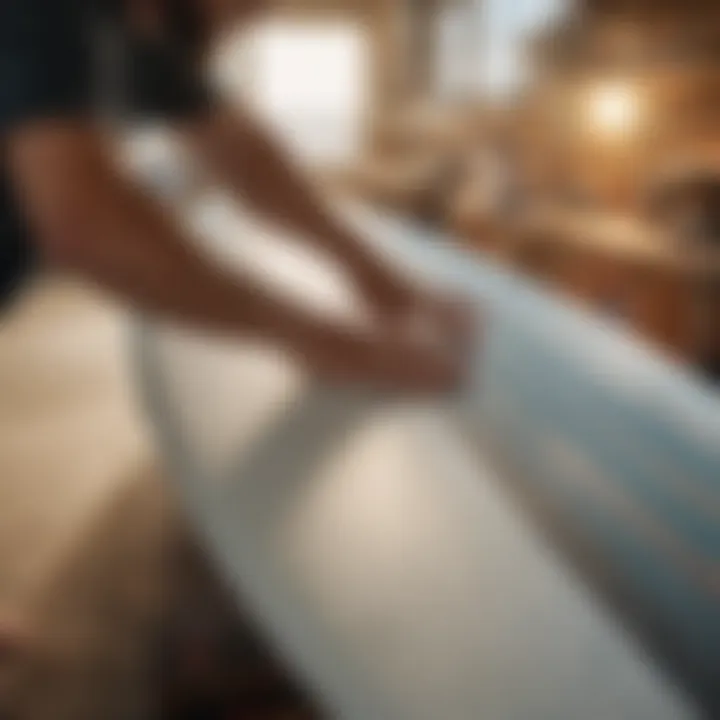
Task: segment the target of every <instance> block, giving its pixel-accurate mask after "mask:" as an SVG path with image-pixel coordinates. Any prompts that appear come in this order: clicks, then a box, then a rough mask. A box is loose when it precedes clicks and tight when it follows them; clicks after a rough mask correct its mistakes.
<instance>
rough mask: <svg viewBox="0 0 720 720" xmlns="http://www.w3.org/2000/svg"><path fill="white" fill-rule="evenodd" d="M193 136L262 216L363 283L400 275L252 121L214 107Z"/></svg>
mask: <svg viewBox="0 0 720 720" xmlns="http://www.w3.org/2000/svg"><path fill="white" fill-rule="evenodd" d="M191 137H192V141H193V144H194V146H195V147H196V148H198V149H199V150H200V152H201V154H202V155H203V156H204V157H205V158H206V159H207V160H208V162H209V164H210V166H211V168H212V170H213V171H214V172H215V173H216V174H217V175H218V176H219V178H220V180H222V181H223V182H224V184H225V185H227V186H228V187H230V188H231V189H233V190H235V191H236V192H237V193H238V195H240V196H241V197H242V198H243V199H244V200H246V201H247V202H248V203H249V204H250V206H251V207H252V208H253V209H254V210H256V211H258V212H259V213H260V214H262V215H263V216H264V217H265V218H266V219H268V220H269V221H271V222H273V223H275V224H277V225H279V226H282V227H285V228H287V229H289V230H291V231H292V232H295V233H297V234H299V235H301V236H302V237H303V239H304V240H305V241H307V242H309V243H311V244H313V245H315V246H317V247H319V248H320V249H322V250H323V251H325V252H329V253H331V254H332V255H334V256H335V257H336V258H338V259H339V260H340V261H341V262H343V263H344V264H346V265H347V266H348V267H349V268H350V269H351V271H352V272H353V273H354V274H355V275H356V276H357V277H359V279H360V280H361V282H363V284H371V283H372V282H373V281H377V282H378V283H381V282H386V283H388V284H392V283H394V282H396V281H397V280H398V278H396V277H395V274H394V271H393V270H391V268H390V267H389V266H388V265H387V263H386V261H385V259H384V258H383V257H381V256H380V255H379V253H378V252H377V251H376V250H375V249H373V248H372V247H371V246H370V245H369V244H368V243H367V242H365V241H364V240H363V239H362V238H360V237H358V235H357V233H355V232H354V231H353V230H352V229H351V228H350V227H349V226H348V225H347V224H346V223H344V222H342V221H340V220H339V219H338V218H337V217H336V216H335V214H334V213H333V212H332V211H331V210H330V209H329V208H328V206H327V203H325V202H324V201H323V200H322V199H321V197H320V194H319V193H318V192H316V191H315V188H314V187H313V185H312V183H311V182H310V181H309V180H308V179H307V178H306V177H305V176H304V174H303V173H302V171H301V170H300V169H299V168H298V167H297V166H296V165H295V164H294V163H293V161H292V159H291V157H290V156H289V155H288V154H287V153H285V152H284V151H283V149H282V148H281V147H280V145H279V144H278V143H277V142H276V141H275V140H274V139H273V138H272V136H271V135H270V134H269V133H268V132H267V131H265V130H264V129H263V128H261V127H259V126H258V125H256V124H255V123H254V122H253V121H252V120H250V119H248V118H246V117H244V116H243V117H236V116H235V115H234V114H232V113H229V112H218V113H216V114H215V115H214V116H213V117H212V118H209V119H207V120H204V121H203V123H202V124H200V125H198V126H196V127H194V128H192V131H191Z"/></svg>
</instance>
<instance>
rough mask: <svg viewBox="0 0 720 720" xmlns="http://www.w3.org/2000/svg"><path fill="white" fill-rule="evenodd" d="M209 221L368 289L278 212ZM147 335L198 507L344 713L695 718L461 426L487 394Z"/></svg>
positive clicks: (169, 438) (265, 622)
mask: <svg viewBox="0 0 720 720" xmlns="http://www.w3.org/2000/svg"><path fill="white" fill-rule="evenodd" d="M196 220H197V222H198V226H199V228H200V229H202V231H203V233H202V237H203V238H204V239H205V241H206V242H207V243H208V246H207V248H208V251H209V252H211V253H212V254H214V255H215V256H216V257H218V258H221V259H222V261H223V262H227V263H234V262H238V263H243V264H248V263H249V264H253V263H256V266H255V269H256V270H257V271H259V272H262V273H270V274H274V281H276V280H277V281H279V282H280V284H281V285H285V286H286V288H285V289H287V290H289V291H290V292H292V293H295V295H296V297H297V298H299V299H303V300H304V301H309V302H310V303H311V305H312V304H313V303H314V304H315V305H314V306H315V307H326V306H327V305H333V306H335V308H336V309H340V310H341V311H347V310H348V308H351V307H352V304H353V299H352V297H351V296H349V295H348V293H347V288H346V287H345V286H344V284H343V278H342V276H341V275H339V274H337V273H336V272H335V270H334V269H333V268H329V267H327V266H323V265H322V264H320V263H319V262H317V261H316V259H312V258H307V257H304V258H299V257H298V256H297V255H296V253H295V252H294V251H293V250H291V249H289V248H288V246H287V245H286V244H285V242H284V240H283V239H282V238H280V239H279V240H278V238H276V237H270V236H269V233H268V231H267V230H266V229H263V228H261V227H260V226H257V225H255V224H254V223H253V222H249V221H247V220H241V219H240V218H238V217H232V216H231V215H229V214H228V212H227V211H226V210H225V209H222V208H220V207H214V208H212V209H208V210H207V211H206V212H205V213H204V214H201V215H199V216H197V217H196ZM395 251H397V252H400V251H399V250H397V249H396V248H391V249H390V252H395ZM137 348H138V360H139V375H140V379H141V383H142V388H143V395H144V398H145V402H146V406H147V408H148V412H149V415H150V417H151V419H152V420H153V421H154V423H155V426H156V428H157V433H158V437H159V439H160V442H161V445H162V448H163V449H164V451H165V453H166V455H167V458H168V461H169V463H170V466H171V468H172V470H173V472H174V474H173V479H174V482H177V483H178V484H179V486H180V487H181V490H182V494H183V496H184V498H185V501H186V505H187V508H188V509H189V512H190V513H191V516H192V518H193V519H194V521H195V523H196V524H197V526H198V528H199V529H200V530H201V532H202V534H203V536H204V538H205V541H206V543H207V546H208V548H209V549H210V551H211V552H212V554H213V556H214V557H215V559H216V561H217V562H218V564H219V567H220V568H221V569H222V570H223V572H224V574H225V575H226V577H227V579H228V580H229V581H230V583H231V584H232V586H233V587H234V588H235V591H236V592H237V593H238V595H239V596H241V597H242V598H243V603H244V605H245V606H247V607H249V608H251V609H252V610H253V611H254V614H255V617H256V619H257V622H258V623H259V625H260V627H261V628H262V629H263V631H264V632H265V633H266V635H267V637H268V638H269V639H270V641H271V642H272V643H273V644H274V645H275V646H276V647H277V648H278V649H279V650H280V652H281V653H282V654H283V656H284V657H285V658H286V659H287V661H288V662H289V663H291V664H292V666H293V667H294V668H295V669H296V671H297V672H298V674H299V676H300V677H301V678H302V679H303V680H304V681H305V682H306V683H307V685H308V687H309V688H310V689H311V690H313V691H314V692H315V694H316V696H317V697H318V699H319V700H320V702H321V704H322V705H323V706H324V708H325V709H326V710H327V713H328V716H330V717H341V718H348V719H350V720H368V719H369V718H372V719H373V720H476V719H477V718H481V717H482V718H488V719H489V720H510V719H512V720H523V719H525V718H527V719H528V720H530V719H532V720H542V719H545V718H546V719H547V720H564V719H567V720H576V719H577V718H579V717H582V718H588V719H591V718H598V719H600V718H607V717H612V718H619V719H620V718H622V719H623V720H625V719H627V720H636V719H637V720H644V719H645V718H647V719H648V720H650V719H652V720H662V718H667V719H668V720H671V719H672V720H682V719H683V718H691V717H695V716H696V714H695V711H694V709H693V708H692V706H691V705H690V704H688V703H687V702H686V701H685V699H684V698H683V697H682V696H681V695H680V693H679V692H678V691H677V690H676V689H675V688H674V687H673V686H672V685H671V684H670V683H669V681H668V679H667V677H665V676H664V675H662V674H661V672H660V670H659V669H658V668H657V667H656V666H655V665H654V663H653V662H652V661H651V659H650V658H649V657H648V656H646V655H645V654H644V652H643V651H642V650H641V649H640V648H639V647H638V646H637V645H636V644H635V643H634V642H633V640H632V639H631V638H630V637H629V636H628V635H626V634H625V633H624V631H623V630H622V629H621V628H620V627H619V626H618V625H617V624H616V623H615V622H614V620H613V619H612V618H611V617H609V615H607V614H606V613H605V612H604V610H603V609H601V607H600V606H599V605H598V604H597V603H595V601H594V599H593V597H592V594H591V593H590V592H589V590H588V589H587V588H586V587H584V586H582V585H581V584H580V583H579V582H578V581H577V579H576V578H575V577H574V576H573V575H572V574H571V573H570V572H568V571H567V570H566V569H565V568H564V566H563V565H562V564H561V563H560V562H559V561H558V559H557V557H556V556H555V555H554V554H553V552H552V551H551V550H550V549H549V548H548V547H547V546H546V545H544V544H543V542H542V541H541V540H540V538H539V536H538V535H537V534H535V533H534V531H533V530H532V529H531V528H530V527H528V525H527V523H526V522H525V520H524V518H523V516H522V514H521V513H520V512H518V510H517V508H516V507H515V506H514V505H513V503H512V501H511V499H510V497H509V496H508V495H506V494H505V493H504V492H503V490H502V485H503V480H502V478H501V477H498V476H497V473H496V470H495V469H494V468H493V467H491V466H490V465H489V464H488V463H487V462H485V461H484V460H483V458H482V455H479V454H478V453H477V452H476V451H475V449H474V448H469V447H468V446H467V445H466V444H465V442H464V441H463V440H462V439H461V438H460V435H459V434H458V432H457V428H456V425H455V421H456V419H457V417H458V416H464V417H467V412H468V410H470V411H471V410H472V407H468V405H472V403H473V402H474V399H473V398H475V395H474V391H473V393H468V394H469V396H470V397H469V398H468V397H465V398H462V399H457V398H445V399H440V400H439V401H437V402H417V401H409V400H407V399H403V398H389V397H383V396H379V395H377V394H375V393H372V392H370V391H369V390H361V389H355V390H353V389H347V388H338V387H329V386H327V387H326V386H318V385H315V384H313V383H311V382H310V381H309V380H308V379H307V378H306V377H305V376H304V375H303V373H302V371H301V369H300V368H298V367H295V366H293V365H292V363H290V362H289V361H288V359H287V358H285V357H283V356H282V355H279V354H278V353H277V352H275V351H274V350H273V349H271V348H266V347H262V346H258V345H254V344H246V343H240V342H238V343H230V342H222V343H221V342H219V341H210V340H209V339H207V338H201V337H197V336H194V335H192V334H189V333H186V332H183V331H180V330H177V329H173V328H170V327H167V326H159V325H149V324H144V325H143V326H142V329H141V330H140V331H139V333H138V343H137ZM477 367H478V370H477V372H478V377H477V378H476V381H477V386H478V387H482V382H481V381H482V379H483V377H482V376H483V374H484V372H485V370H484V369H483V363H482V360H481V359H479V362H478V365H477Z"/></svg>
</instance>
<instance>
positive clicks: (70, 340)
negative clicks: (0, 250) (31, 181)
mask: <svg viewBox="0 0 720 720" xmlns="http://www.w3.org/2000/svg"><path fill="white" fill-rule="evenodd" d="M126 324H127V323H126V322H125V321H124V320H123V319H121V318H120V317H119V316H118V315H117V314H116V313H114V312H113V311H112V310H111V309H110V308H109V306H108V305H107V304H106V303H103V302H101V301H99V300H98V298H96V297H95V296H93V295H92V294H90V293H89V292H88V291H85V290H81V289H80V288H78V287H75V286H72V285H70V284H68V283H64V282H60V281H57V280H53V281H49V280H48V281H45V282H43V283H42V284H41V285H39V286H38V287H37V288H36V289H34V290H33V291H32V292H31V293H30V294H29V296H28V297H27V298H26V299H25V300H24V301H23V302H22V303H21V304H20V306H19V307H17V308H16V309H15V310H14V311H13V312H12V313H10V314H9V315H6V316H5V317H4V318H3V321H2V325H0V399H1V401H0V612H2V613H4V614H17V615H20V616H23V617H25V618H27V620H28V622H29V623H30V624H31V626H32V627H34V628H35V630H36V631H37V632H36V634H37V637H38V638H39V640H38V642H37V647H36V646H33V647H32V651H31V653H30V654H29V657H28V658H27V659H26V660H25V661H23V662H20V663H18V665H17V666H16V667H10V668H4V669H3V674H2V676H0V679H2V680H3V681H4V682H3V685H0V688H2V687H3V686H4V687H5V695H6V696H7V699H8V702H9V703H10V704H13V706H14V708H15V709H14V711H13V713H12V717H15V716H16V715H17V716H18V717H23V718H25V717H27V718H38V720H44V719H45V718H50V717H52V718H53V720H64V719H65V718H68V719H70V718H72V719H73V720H76V719H80V718H84V717H88V718H90V717H94V718H97V717H103V718H108V720H110V719H111V718H114V717H118V718H120V717H138V712H139V710H140V709H139V708H138V707H137V702H138V698H137V697H136V696H137V693H135V694H133V693H130V692H128V691H127V687H130V686H129V685H126V687H125V689H123V688H121V687H120V685H122V684H123V683H132V682H133V680H136V679H137V678H132V677H131V676H132V675H133V673H134V674H137V673H138V672H141V671H142V668H141V667H140V666H139V665H138V663H137V658H138V657H140V655H139V652H140V648H139V643H141V642H144V639H145V638H146V634H144V633H143V632H142V631H141V628H142V624H143V623H147V622H148V621H149V616H148V612H149V609H150V608H155V607H157V603H156V602H148V600H149V597H148V594H149V593H151V594H152V595H153V596H155V597H157V595H158V593H162V592H163V588H162V581H161V580H160V577H161V574H160V573H158V572H157V570H158V563H159V561H160V558H159V555H160V552H159V551H160V550H161V547H162V546H163V543H162V542H160V540H161V539H162V537H163V534H164V533H165V531H166V530H167V529H168V526H169V523H168V522H166V520H167V519H168V518H169V517H170V514H169V500H168V499H167V497H166V492H165V490H164V486H163V485H162V484H161V482H160V478H161V473H160V472H159V471H158V464H157V462H156V458H155V457H154V454H153V451H152V446H151V442H150V438H149V433H148V432H147V430H146V428H145V427H144V423H143V422H142V419H141V418H142V415H141V413H140V412H139V411H138V407H137V398H136V397H135V396H134V394H133V390H132V385H131V382H130V372H129V363H128V355H129V353H128V351H127V345H126V342H125V336H126V327H125V326H126ZM113 632H114V633H115V635H116V641H115V642H112V643H108V642H102V641H101V640H100V638H104V639H105V640H107V637H108V634H109V633H113ZM121 640H122V641H121ZM121 668H123V669H124V671H125V672H119V670H120V669H121ZM111 686H112V687H111ZM88 687H92V688H94V689H95V690H96V691H97V692H88ZM133 687H137V684H136V683H135V685H133ZM120 700H122V702H120ZM102 703H111V705H112V707H113V710H112V712H111V711H110V709H109V708H108V707H103V705H102Z"/></svg>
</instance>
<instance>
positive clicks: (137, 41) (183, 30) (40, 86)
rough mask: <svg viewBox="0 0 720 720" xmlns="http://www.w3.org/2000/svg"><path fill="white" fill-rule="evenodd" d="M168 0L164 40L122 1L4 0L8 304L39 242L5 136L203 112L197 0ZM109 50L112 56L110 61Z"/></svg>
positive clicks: (0, 140) (2, 215)
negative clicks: (121, 116)
mask: <svg viewBox="0 0 720 720" xmlns="http://www.w3.org/2000/svg"><path fill="white" fill-rule="evenodd" d="M164 1H165V2H166V3H168V5H167V8H168V16H167V26H166V30H165V32H164V34H163V38H162V39H154V38H153V39H150V38H148V37H143V36H141V35H139V34H138V33H133V32H132V31H131V30H130V29H129V26H128V24H127V23H126V22H125V18H124V11H123V7H122V5H123V4H122V0H0V305H1V304H3V303H4V302H5V301H6V300H7V299H8V298H9V297H10V295H11V294H12V293H13V292H14V291H15V290H16V289H17V288H18V287H19V286H20V284H21V282H22V280H23V278H24V277H26V275H27V273H28V271H29V270H30V269H31V268H32V265H33V242H32V237H31V234H30V233H29V231H28V229H27V224H26V222H25V218H24V216H23V211H22V208H21V206H20V205H19V204H18V202H17V197H16V194H15V192H14V188H13V187H12V183H11V180H10V178H9V176H8V171H7V164H6V159H5V157H4V156H5V154H6V148H5V139H4V138H5V137H6V136H7V133H8V132H9V131H10V130H12V129H13V128H15V127H18V126H20V125H22V124H24V123H27V122H30V121H33V120H39V119H52V118H61V117H87V116H91V115H93V114H95V112H96V111H97V109H98V106H99V104H101V99H102V98H105V99H107V98H112V99H113V102H112V107H113V108H114V109H115V111H118V110H122V111H124V112H126V113H128V114H133V115H136V114H140V115H143V116H153V117H157V118H163V119H179V118H182V117H188V116H190V115H193V114H197V113H200V112H203V111H204V110H205V109H206V108H207V107H208V105H209V104H210V102H211V92H210V90H209V89H208V87H207V86H206V84H205V83H204V81H203V78H202V72H201V63H199V62H198V53H197V45H196V42H197V38H196V37H194V35H195V31H196V28H197V25H196V24H195V23H194V22H193V18H192V13H191V9H192V0H164ZM108 58H112V59H111V60H108Z"/></svg>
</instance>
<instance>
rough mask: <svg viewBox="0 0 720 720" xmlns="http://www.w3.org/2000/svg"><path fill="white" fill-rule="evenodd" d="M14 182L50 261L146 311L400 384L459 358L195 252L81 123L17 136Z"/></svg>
mask: <svg viewBox="0 0 720 720" xmlns="http://www.w3.org/2000/svg"><path fill="white" fill-rule="evenodd" d="M8 160H9V165H10V169H11V173H12V176H13V180H14V184H15V186H16V189H17V191H18V193H19V197H20V200H21V202H22V204H23V205H24V209H25V211H26V214H27V217H28V219H29V221H30V223H31V225H32V226H33V230H34V234H35V237H36V238H37V242H38V245H39V249H40V250H41V252H42V253H43V254H44V255H45V257H46V258H47V260H49V261H50V262H51V263H55V264H59V265H63V266H65V267H68V268H69V269H71V270H72V271H74V272H77V273H80V274H82V275H84V276H85V277H87V278H89V279H91V280H92V281H95V282H96V283H98V284H99V285H101V286H102V287H104V288H106V289H109V290H111V291H114V292H115V293H116V294H118V295H119V296H120V297H122V298H123V299H125V300H126V301H128V302H130V303H132V304H135V305H138V306H140V307H142V308H144V309H145V310H149V311H151V312H157V313H160V314H162V315H166V316H169V317H172V318H175V319H177V320H180V321H182V322H184V323H190V324H193V325H197V326H201V327H205V328H213V329H216V330H219V331H221V332H226V333H233V334H235V333H242V334H245V335H248V334H251V335H255V336H258V337H263V338H270V339H273V340H277V341H280V342H282V343H284V344H285V345H286V347H288V348H289V349H290V350H292V351H295V352H296V353H298V354H299V355H301V356H302V357H303V358H304V359H305V360H306V361H307V362H308V363H309V364H310V367H311V368H312V369H314V370H315V371H316V372H319V373H321V374H323V375H324V376H325V377H326V378H334V379H338V380H343V381H358V380H361V381H369V382H371V383H374V384H377V385H380V386H385V387H388V388H391V389H405V390H412V391H417V390H436V389H440V388H445V387H446V386H447V385H448V383H450V382H452V381H453V380H454V379H455V375H456V368H455V367H454V366H453V365H452V364H451V363H449V362H448V361H447V359H445V358H443V357H440V356H439V355H437V354H435V353H432V352H428V351H427V349H425V348H422V347H420V346H418V345H417V343H408V342H405V341H403V340H402V339H399V340H395V339H393V338H386V337H382V336H377V335H373V333H369V334H368V333H365V332H359V331H358V330H352V329H350V328H340V327H331V326H329V325H326V324H324V323H322V322H319V321H316V320H314V319H312V318H311V317H309V316H308V315H306V314H304V313H302V312H298V311H296V310H293V309H292V308H290V307H288V306H286V305H284V304H282V303H280V302H278V301H276V300H274V299H273V298H272V297H270V296H268V295H267V294H265V293H264V292H263V291H262V288H260V287H258V286H257V285H253V284H252V283H251V282H242V281H240V280H239V279H237V278H235V277H232V276H229V275H227V274H225V273H224V272H223V271H222V270H220V269H219V268H217V267H215V266H213V265H212V263H210V262H207V261H205V260H204V259H203V258H202V257H201V256H200V255H198V254H196V253H195V252H194V251H193V250H192V245H191V243H190V240H189V238H187V237H185V236H184V235H183V233H182V232H181V231H180V230H179V229H178V228H177V227H176V226H175V225H174V224H173V222H172V221H171V220H170V219H169V218H168V217H167V216H166V215H165V214H164V213H163V212H162V210H161V209H160V208H159V207H158V206H157V205H156V204H155V203H154V202H152V201H151V200H150V199H148V198H146V197H145V196H144V195H143V194H142V193H141V192H140V191H138V190H137V189H136V188H135V187H134V186H133V185H132V184H130V183H128V182H127V181H125V180H124V179H123V178H122V177H121V176H120V175H119V174H118V173H117V172H115V171H114V169H113V165H112V162H111V161H110V159H109V158H108V157H107V155H106V151H105V148H104V146H103V143H102V141H101V140H100V138H99V137H98V136H97V135H96V134H95V133H94V132H93V131H92V130H89V129H88V128H87V127H86V126H85V125H84V124H82V123H79V122H75V123H71V122H66V123H58V122H47V121H44V122H39V123H34V124H29V125H26V126H25V127H24V128H23V129H20V130H16V131H15V132H13V133H12V134H11V136H10V137H9V139H8Z"/></svg>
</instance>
